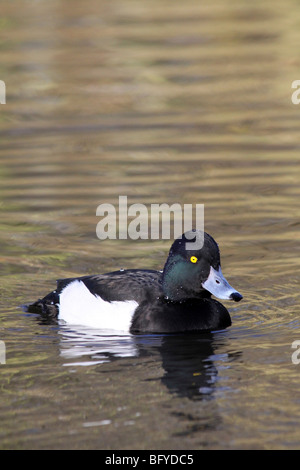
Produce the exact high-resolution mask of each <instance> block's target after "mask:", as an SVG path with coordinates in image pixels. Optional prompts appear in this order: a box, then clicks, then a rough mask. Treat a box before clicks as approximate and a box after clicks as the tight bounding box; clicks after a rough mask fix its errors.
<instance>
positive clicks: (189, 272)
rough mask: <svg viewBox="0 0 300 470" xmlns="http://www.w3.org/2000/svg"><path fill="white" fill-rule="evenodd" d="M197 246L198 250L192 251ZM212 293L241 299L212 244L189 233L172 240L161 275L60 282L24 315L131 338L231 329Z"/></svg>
mask: <svg viewBox="0 0 300 470" xmlns="http://www.w3.org/2000/svg"><path fill="white" fill-rule="evenodd" d="M202 241H203V243H201V242H202ZM197 242H198V247H199V246H202V248H200V249H198V247H197V249H196V244H197ZM191 245H192V248H193V249H190V246H191ZM212 294H213V295H215V296H217V297H219V298H221V299H232V300H235V301H239V300H241V299H242V296H241V294H239V293H238V292H237V291H236V290H235V289H233V287H231V286H230V285H229V284H228V282H227V281H226V279H225V278H224V277H223V274H222V271H221V266H220V252H219V248H218V245H217V243H216V242H215V241H214V239H213V238H212V237H211V236H210V235H208V234H207V233H203V232H200V231H196V230H193V231H190V232H187V233H186V234H184V235H183V236H182V237H180V238H178V239H177V240H175V242H174V243H173V245H172V247H171V250H170V253H169V256H168V259H167V261H166V264H165V267H164V270H163V271H153V270H139V269H131V270H124V271H116V272H112V273H108V274H102V275H95V276H84V277H80V278H73V279H63V280H60V281H58V284H57V289H56V290H55V291H53V292H51V293H50V294H48V295H47V296H46V297H44V298H43V299H42V300H39V301H37V302H35V303H34V304H32V305H30V306H29V307H28V310H29V311H31V312H40V313H43V314H45V315H52V316H58V318H59V319H61V320H64V321H66V322H67V323H71V324H81V325H86V326H91V327H96V328H108V329H118V330H124V331H130V332H131V333H174V332H185V331H199V330H201V331H211V330H216V329H220V328H225V327H227V326H229V325H230V324H231V319H230V316H229V313H228V311H227V309H226V308H225V307H224V306H223V305H222V304H220V303H219V302H217V301H216V300H213V299H211V295H212Z"/></svg>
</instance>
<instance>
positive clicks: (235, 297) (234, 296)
mask: <svg viewBox="0 0 300 470" xmlns="http://www.w3.org/2000/svg"><path fill="white" fill-rule="evenodd" d="M230 298H231V299H232V300H234V301H235V302H239V301H240V300H242V298H243V296H242V294H240V293H239V292H233V293H232V294H231V295H230Z"/></svg>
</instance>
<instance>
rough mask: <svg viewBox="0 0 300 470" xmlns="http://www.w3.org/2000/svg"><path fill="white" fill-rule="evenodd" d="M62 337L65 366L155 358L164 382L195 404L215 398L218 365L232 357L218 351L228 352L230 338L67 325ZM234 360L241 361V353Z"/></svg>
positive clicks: (235, 355)
mask: <svg viewBox="0 0 300 470" xmlns="http://www.w3.org/2000/svg"><path fill="white" fill-rule="evenodd" d="M58 334H59V336H60V354H61V356H62V357H63V358H64V359H66V363H65V364H64V365H67V366H78V365H81V366H89V365H93V364H101V363H106V362H112V361H115V360H117V359H119V360H120V358H125V357H139V358H140V359H142V358H143V357H147V356H153V355H155V357H156V360H157V362H161V366H162V368H163V370H164V374H163V375H162V376H161V378H160V380H161V382H162V383H163V384H164V385H165V386H166V387H167V389H168V390H169V391H170V392H171V393H172V394H175V395H177V396H180V397H187V398H189V399H191V400H198V399H205V400H207V399H210V398H213V394H214V391H215V387H216V384H217V380H218V368H217V367H216V366H215V361H220V360H221V361H222V360H226V361H228V359H229V355H228V354H225V355H224V354H223V355H222V354H221V355H219V354H218V352H217V351H216V349H220V347H222V348H226V337H222V339H220V335H219V333H206V334H186V335H145V336H144V335H139V336H129V335H123V336H118V335H114V333H113V332H105V333H104V335H102V334H101V332H97V330H90V329H87V328H84V327H77V328H75V327H67V326H65V325H63V326H62V327H61V328H60V329H59V330H58ZM224 356H226V357H224ZM231 356H232V357H233V358H234V357H239V356H240V353H238V352H236V353H234V354H232V355H231ZM149 380H152V379H149Z"/></svg>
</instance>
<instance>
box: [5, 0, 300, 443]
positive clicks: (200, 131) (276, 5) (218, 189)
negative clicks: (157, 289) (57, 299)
mask: <svg viewBox="0 0 300 470" xmlns="http://www.w3.org/2000/svg"><path fill="white" fill-rule="evenodd" d="M24 3H26V8H24ZM69 7H70V2H59V1H58V0H57V1H53V2H45V1H38V2H37V1H30V0H28V1H26V2H20V1H19V0H15V1H14V2H6V4H5V5H3V6H2V18H1V21H0V29H1V32H2V35H1V42H0V45H1V68H0V72H1V73H0V79H1V80H4V81H5V83H6V87H7V96H6V103H7V104H6V105H1V109H0V111H1V112H0V119H1V128H0V179H1V200H0V204H1V224H0V242H1V253H0V260H1V264H0V275H1V297H0V315H1V324H0V339H1V340H2V341H4V342H5V346H6V364H1V365H0V380H1V403H0V412H1V424H0V448H1V449H9V448H13V449H29V448H35V449H46V448H70V449H76V448H84V449H90V448H97V449H174V450H175V449H203V448H204V449H220V448H225V449H249V448H251V449H275V448H277V449H291V448H297V449H299V448H300V444H299V440H300V431H299V424H300V394H299V372H300V369H299V368H300V365H297V364H293V362H292V354H293V352H295V350H294V349H292V343H293V341H295V340H300V331H299V327H300V325H299V304H300V299H299V296H300V294H299V265H300V255H299V242H298V240H299V215H300V213H299V195H300V190H299V175H300V173H299V163H298V162H299V125H300V108H299V107H297V106H296V105H293V104H292V103H291V94H292V89H291V83H292V81H293V80H296V79H299V72H298V70H299V54H298V48H297V44H299V27H298V26H299V21H300V8H299V5H297V4H295V3H294V2H292V1H290V0H288V1H284V2H283V1H282V0H276V1H275V2H263V4H262V3H261V2H258V1H254V2H251V5H250V4H249V5H248V4H247V5H246V4H242V3H241V2H239V1H229V0H222V1H221V2H219V3H217V4H212V5H208V4H202V3H201V2H200V3H199V2H195V1H192V0H187V1H186V2H184V4H182V2H179V1H177V0H175V1H172V2H171V3H168V2H158V1H156V0H154V1H152V2H151V3H149V2H146V1H140V0H139V1H138V2H137V1H133V0H132V1H131V0H126V1H125V2H124V1H120V0H112V1H110V2H106V3H103V2H101V3H99V2H97V1H95V0H88V1H86V2H84V3H83V2H80V1H78V0H72V8H69ZM119 195H127V196H128V203H129V204H131V203H134V202H139V203H143V204H146V205H147V204H151V203H162V202H166V203H168V204H172V203H174V202H178V203H180V204H196V203H198V204H205V228H206V230H207V231H208V232H209V233H211V234H212V235H213V236H214V238H215V239H216V240H217V241H218V243H219V245H220V248H221V255H222V268H223V272H224V275H225V276H226V278H227V279H228V281H229V282H230V284H232V285H233V286H234V287H235V288H236V289H238V290H239V291H240V292H241V293H242V294H243V295H244V300H243V301H242V302H241V303H239V304H233V303H230V302H224V303H225V304H226V306H227V307H228V308H229V310H230V313H231V316H232V320H233V325H232V327H231V328H229V329H227V330H225V331H221V332H217V333H212V334H211V335H205V336H203V335H188V336H185V335H175V336H163V335H158V336H136V337H133V336H126V335H122V336H119V335H118V334H116V333H115V332H102V331H95V330H94V331H92V330H88V329H84V328H72V327H71V326H66V325H58V324H51V323H48V324H47V323H46V322H43V321H41V320H40V319H39V318H38V317H37V316H35V315H25V314H24V312H23V311H22V310H21V309H20V308H18V306H19V305H21V304H23V303H26V302H29V301H32V300H35V299H36V298H38V297H40V296H42V295H44V294H46V293H47V292H49V291H50V290H51V289H53V288H54V286H55V279H57V278H62V277H71V276H78V275H85V274H93V273H98V272H107V271H110V270H115V269H126V268H150V269H161V268H162V267H163V264H164V261H165V258H166V256H167V252H168V249H169V245H170V243H169V242H168V241H165V240H158V241H151V240H143V241H130V240H128V241H126V240H120V241H114V240H112V241H105V242H104V241H100V240H98V239H97V237H96V224H97V222H98V220H99V219H98V218H97V217H96V208H97V206H98V205H99V204H102V203H105V202H108V203H112V204H117V202H118V197H119Z"/></svg>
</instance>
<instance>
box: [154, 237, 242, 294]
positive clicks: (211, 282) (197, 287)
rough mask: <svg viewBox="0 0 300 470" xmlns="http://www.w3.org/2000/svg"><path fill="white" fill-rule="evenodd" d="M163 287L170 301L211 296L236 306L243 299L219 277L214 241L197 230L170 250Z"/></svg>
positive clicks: (175, 243)
mask: <svg viewBox="0 0 300 470" xmlns="http://www.w3.org/2000/svg"><path fill="white" fill-rule="evenodd" d="M193 241H194V246H193ZM196 242H197V243H196ZM199 246H201V248H199ZM187 247H188V248H191V247H192V248H194V249H187ZM198 248H199V249H198ZM162 287H163V291H164V294H165V296H166V298H168V299H170V300H173V301H182V300H186V299H191V298H207V297H211V295H212V294H213V295H214V296H215V297H217V298H219V299H228V300H235V301H236V302H238V301H240V300H241V299H242V298H243V296H242V295H241V294H240V293H239V292H237V291H236V290H235V289H234V288H233V287H231V285H230V284H229V283H228V282H227V281H226V279H225V277H224V276H223V274H222V271H221V262H220V251H219V247H218V245H217V243H216V242H215V240H214V239H213V238H212V237H211V236H210V235H209V234H208V233H206V232H200V231H197V230H191V231H189V232H186V233H185V234H183V235H182V237H181V238H178V239H177V240H175V242H174V243H173V245H172V246H171V249H170V252H169V256H168V259H167V261H166V264H165V267H164V271H163V278H162Z"/></svg>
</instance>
